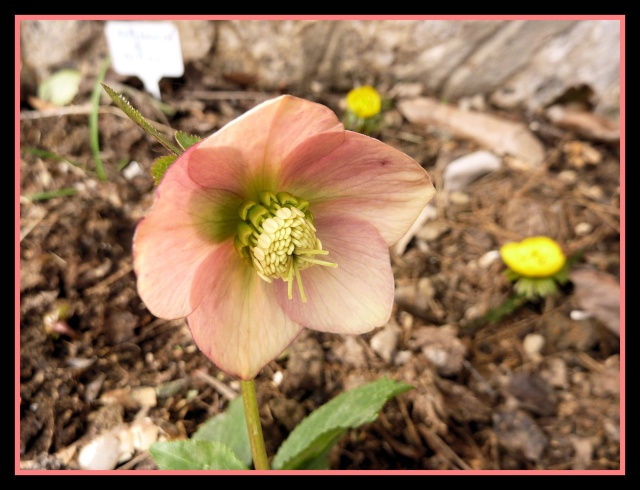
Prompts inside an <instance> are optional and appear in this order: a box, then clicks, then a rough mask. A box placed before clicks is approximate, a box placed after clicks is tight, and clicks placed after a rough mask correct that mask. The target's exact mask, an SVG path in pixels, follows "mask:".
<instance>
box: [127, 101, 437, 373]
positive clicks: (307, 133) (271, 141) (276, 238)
mask: <svg viewBox="0 0 640 490" xmlns="http://www.w3.org/2000/svg"><path fill="white" fill-rule="evenodd" d="M434 192H435V191H434V188H433V185H432V183H431V180H430V178H429V176H428V174H427V172H425V170H424V169H423V168H422V167H421V166H420V165H419V164H418V163H417V162H416V161H415V160H413V159H412V158H410V157H409V156H407V155H405V154H404V153H402V152H400V151H398V150H396V149H394V148H392V147H390V146H388V145H385V144H383V143H382V142H380V141H379V140H376V139H373V138H370V137H367V136H364V135H362V134H358V133H355V132H351V131H345V129H344V127H343V125H342V123H340V122H339V120H338V118H337V117H336V115H335V114H334V113H333V111H331V110H330V109H329V108H327V107H325V106H322V105H320V104H316V103H313V102H310V101H306V100H303V99H299V98H296V97H293V96H290V95H283V96H280V97H278V98H275V99H272V100H269V101H266V102H264V103H262V104H260V105H258V106H256V107H255V108H253V109H251V110H250V111H248V112H247V113H245V114H244V115H242V116H240V117H238V118H237V119H235V120H234V121H232V122H230V123H229V124H227V125H226V126H224V127H223V128H221V129H220V130H219V131H217V132H216V133H214V134H213V135H212V136H210V137H208V138H206V139H204V140H202V141H200V142H199V143H196V144H195V145H194V146H192V147H191V148H189V149H188V150H187V151H186V152H185V153H183V154H182V155H181V156H180V157H179V158H178V159H177V160H176V161H175V162H174V163H173V164H172V165H171V167H169V169H168V170H167V172H166V173H165V175H164V177H163V179H162V181H161V182H160V184H159V186H158V189H157V192H156V196H155V201H154V204H153V206H152V208H151V210H150V211H149V213H148V214H147V216H146V217H145V218H144V219H143V220H142V221H141V222H140V223H139V225H138V227H137V229H136V233H135V237H134V243H133V255H134V269H135V272H136V275H137V281H138V292H139V294H140V297H141V298H142V300H143V301H144V303H145V304H146V306H147V307H148V308H149V310H150V311H151V312H152V313H153V314H154V315H156V316H158V317H161V318H167V319H172V318H181V317H186V318H187V323H188V324H189V327H190V329H191V332H192V335H193V337H194V339H195V341H196V344H197V345H198V347H199V348H200V350H202V352H203V353H204V354H205V355H206V356H207V357H209V358H210V359H211V360H212V361H213V362H214V363H215V364H216V365H217V366H218V367H219V368H220V369H222V370H223V371H226V372H227V373H229V374H232V375H234V376H237V377H239V378H240V379H243V380H250V379H253V378H254V377H255V376H256V375H257V374H258V372H259V371H260V370H261V369H262V368H263V367H264V366H265V365H266V364H267V363H268V362H270V361H271V360H272V359H274V358H275V357H277V356H278V355H279V354H280V353H281V352H282V351H283V350H284V349H285V348H286V347H287V346H288V345H289V344H290V343H291V342H292V341H293V340H294V339H295V337H296V336H297V335H298V334H299V333H300V332H301V330H302V329H303V328H304V327H307V328H311V329H314V330H319V331H323V332H333V333H343V334H358V333H364V332H367V331H369V330H371V329H373V328H375V327H378V326H382V325H384V324H385V323H386V322H387V321H388V319H389V317H390V314H391V309H392V306H393V288H394V279H393V273H392V270H391V265H390V259H389V246H390V245H391V244H393V243H394V242H396V241H397V240H398V239H400V238H401V237H402V236H403V234H404V233H405V232H406V230H407V229H408V228H409V227H410V226H411V224H412V223H413V222H414V220H415V219H416V218H417V216H418V215H419V214H420V212H421V210H422V209H423V208H424V206H425V205H426V204H427V202H428V201H429V200H430V199H431V198H432V196H433V194H434Z"/></svg>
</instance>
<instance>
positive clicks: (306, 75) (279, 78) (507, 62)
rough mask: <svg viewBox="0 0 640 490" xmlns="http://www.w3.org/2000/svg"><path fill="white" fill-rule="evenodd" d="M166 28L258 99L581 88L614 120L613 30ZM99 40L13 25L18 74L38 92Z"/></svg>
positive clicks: (496, 95) (343, 25)
mask: <svg viewBox="0 0 640 490" xmlns="http://www.w3.org/2000/svg"><path fill="white" fill-rule="evenodd" d="M175 22H176V25H177V26H178V29H179V32H180V37H181V43H182V48H183V57H184V59H185V61H186V62H189V61H200V62H202V63H203V64H204V66H206V67H208V69H209V70H210V74H211V75H213V76H223V75H228V74H234V75H235V76H238V75H239V74H240V75H243V76H245V79H247V80H255V84H256V86H257V87H258V88H260V89H264V90H288V91H301V92H306V91H309V90H310V89H311V88H312V87H321V88H326V89H330V90H336V91H346V90H348V89H350V88H352V87H353V86H354V85H357V84H363V83H373V84H376V86H378V87H380V88H381V89H383V90H384V89H388V88H390V87H391V86H392V85H394V84H396V83H397V82H401V81H402V82H417V83H420V84H422V86H423V87H424V91H425V92H428V93H430V94H436V95H440V96H443V97H446V98H448V99H451V100H455V99H459V98H462V97H466V96H472V95H476V94H482V95H485V96H488V97H489V96H490V97H491V98H492V101H493V102H494V103H496V104H499V105H502V106H505V107H516V106H521V107H526V108H528V109H539V108H542V107H545V106H547V105H549V104H550V103H551V102H553V101H554V100H555V99H557V98H558V97H560V96H561V95H562V94H564V93H565V92H567V91H568V90H569V89H572V88H573V89H580V88H582V87H587V88H588V90H587V93H591V99H592V100H591V101H590V102H592V103H594V104H597V107H596V108H597V110H598V111H601V112H616V111H617V109H619V91H620V82H619V79H620V77H619V73H620V21H618V20H462V19H461V20H396V19H393V20H244V19H243V20H181V21H175ZM103 29H104V21H87V20H46V21H43V20H23V21H21V23H20V39H21V42H20V45H21V75H23V76H24V77H29V76H31V77H34V78H35V82H39V81H41V80H42V79H43V78H44V77H46V76H48V75H49V74H50V73H51V71H52V69H53V68H54V67H61V66H69V65H71V66H73V65H74V64H77V63H78V61H79V60H81V59H83V56H86V55H87V53H88V52H90V51H88V50H92V49H93V50H96V49H97V50H99V51H100V52H102V53H104V54H106V41H105V39H104V35H103ZM21 85H24V83H22V84H21ZM26 85H29V84H26ZM589 91H591V92H589Z"/></svg>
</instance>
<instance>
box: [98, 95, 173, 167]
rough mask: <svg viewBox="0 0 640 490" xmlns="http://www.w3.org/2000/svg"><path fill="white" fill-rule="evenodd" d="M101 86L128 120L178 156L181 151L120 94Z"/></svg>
mask: <svg viewBox="0 0 640 490" xmlns="http://www.w3.org/2000/svg"><path fill="white" fill-rule="evenodd" d="M101 85H102V87H103V88H104V89H105V91H106V92H107V93H108V94H109V97H111V100H113V102H115V104H116V105H117V106H118V107H119V108H120V110H121V111H122V112H124V113H125V114H126V115H127V116H128V117H129V119H131V120H132V121H133V122H134V123H136V124H137V125H138V126H140V127H141V128H142V129H144V131H145V132H146V133H147V134H149V135H151V136H153V137H154V138H155V139H156V140H158V141H159V142H160V144H161V145H162V146H164V147H165V148H166V149H167V150H169V151H170V152H172V153H175V154H176V155H180V154H181V153H182V150H181V149H180V148H178V147H176V146H175V145H173V144H172V143H171V142H170V141H169V140H168V139H166V138H165V137H164V136H163V135H162V134H160V132H159V131H158V130H157V129H156V128H154V127H153V126H152V125H151V123H150V122H149V121H147V120H146V119H145V118H144V117H143V116H142V114H140V112H139V111H138V110H136V109H134V108H133V106H132V105H131V104H130V103H129V101H128V100H127V99H125V98H124V96H123V95H122V94H119V93H118V92H116V91H115V90H113V89H112V88H111V87H109V86H108V85H106V84H104V83H102V84H101Z"/></svg>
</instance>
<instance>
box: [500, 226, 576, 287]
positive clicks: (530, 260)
mask: <svg viewBox="0 0 640 490" xmlns="http://www.w3.org/2000/svg"><path fill="white" fill-rule="evenodd" d="M500 255H501V256H502V260H503V261H504V263H505V264H506V265H507V267H509V268H510V269H511V270H512V271H513V272H515V273H516V274H519V275H522V276H524V277H531V278H544V277H551V276H553V275H555V274H556V273H558V272H560V270H562V268H563V267H564V265H565V262H566V257H565V255H564V253H563V252H562V249H561V248H560V245H558V244H557V243H556V242H555V241H554V240H552V239H551V238H549V237H546V236H536V237H530V238H525V239H524V240H522V241H521V242H511V243H507V244H505V245H503V246H502V247H501V248H500Z"/></svg>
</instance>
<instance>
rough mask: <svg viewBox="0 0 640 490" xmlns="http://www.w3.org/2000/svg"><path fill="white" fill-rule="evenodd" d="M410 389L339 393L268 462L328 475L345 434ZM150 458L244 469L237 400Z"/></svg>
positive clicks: (159, 446)
mask: <svg viewBox="0 0 640 490" xmlns="http://www.w3.org/2000/svg"><path fill="white" fill-rule="evenodd" d="M412 388H413V387H412V386H411V385H408V384H406V383H400V382H397V381H393V380H390V379H388V378H383V379H380V380H377V381H373V382H371V383H367V384H364V385H361V386H358V387H357V388H354V389H353V390H350V391H347V392H344V393H341V394H340V395H338V396H336V397H335V398H334V399H333V400H331V401H329V402H328V403H326V404H324V405H323V406H322V407H320V408H319V409H317V410H316V411H315V412H313V413H311V414H310V415H309V416H308V417H307V418H305V419H304V420H303V421H302V422H301V423H300V425H298V426H297V427H296V428H295V429H294V430H293V431H292V432H291V434H289V437H288V438H287V439H286V440H285V441H284V443H283V444H282V446H280V448H279V449H278V452H277V454H276V455H275V457H274V459H273V463H272V467H273V469H275V470H314V469H315V470H318V469H320V470H321V469H328V468H329V459H328V455H329V452H330V451H331V448H332V447H333V446H334V445H335V444H336V443H337V442H338V441H339V440H340V439H341V438H342V437H343V436H344V435H345V434H346V433H347V431H348V430H349V429H355V428H357V427H360V426H361V425H363V424H367V423H371V422H373V421H375V420H376V418H377V417H378V413H379V412H380V410H381V409H382V407H383V405H384V404H385V403H386V402H387V401H388V400H389V399H391V398H392V397H394V396H396V395H399V394H400V393H403V392H405V391H407V390H410V389H412ZM149 452H150V453H151V456H152V457H153V459H154V460H155V462H156V464H157V465H158V468H160V469H161V470H204V469H207V470H214V469H215V470H226V469H248V468H249V467H250V466H251V462H252V453H251V444H250V441H249V434H248V432H247V426H246V423H245V413H244V405H243V403H242V397H238V398H236V399H235V400H233V401H232V402H230V403H229V407H228V409H227V411H226V412H225V413H222V414H218V415H216V416H214V417H212V418H211V419H210V420H208V421H207V422H205V423H204V424H203V425H202V426H201V427H200V428H199V429H198V431H197V432H196V433H195V434H193V437H192V438H191V439H189V440H180V441H165V442H157V443H155V444H153V445H152V446H151V447H150V448H149Z"/></svg>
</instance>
